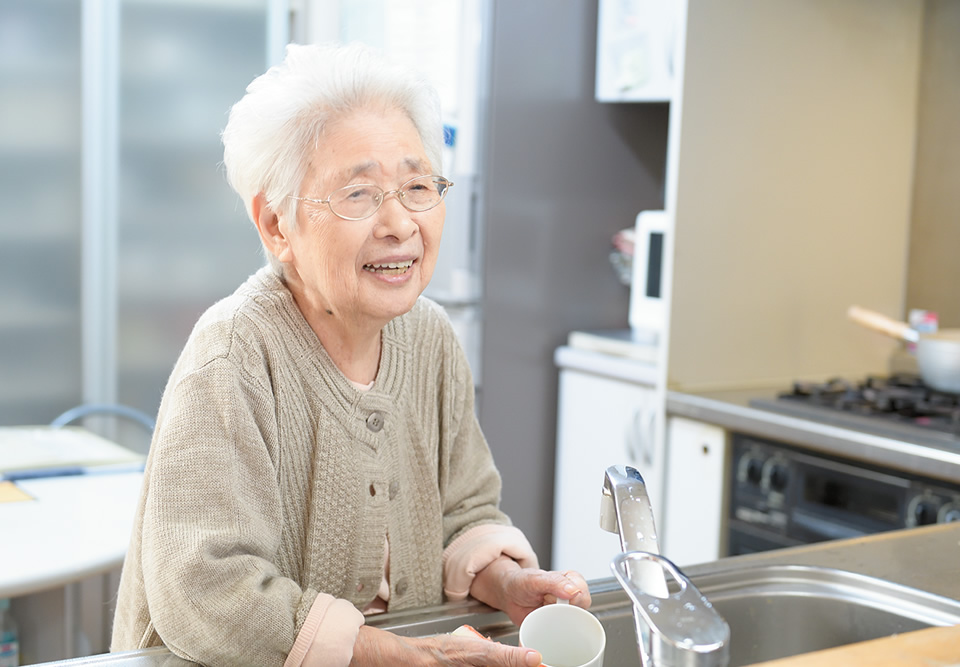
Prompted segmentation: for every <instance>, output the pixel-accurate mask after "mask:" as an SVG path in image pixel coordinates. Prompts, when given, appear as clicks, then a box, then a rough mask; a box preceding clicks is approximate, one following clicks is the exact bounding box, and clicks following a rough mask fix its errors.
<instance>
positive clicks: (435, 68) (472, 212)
mask: <svg viewBox="0 0 960 667" xmlns="http://www.w3.org/2000/svg"><path fill="white" fill-rule="evenodd" d="M491 12H492V3H491V2H490V1H489V0H405V1H404V2H402V3H401V2H391V1H390V0H311V1H309V2H303V4H302V5H300V6H298V7H296V8H295V12H294V22H293V34H292V39H293V41H296V42H302V43H323V42H331V41H335V42H341V43H348V42H362V43H364V44H369V45H370V46H373V47H375V48H377V49H380V50H382V51H383V52H384V53H386V54H387V55H388V56H390V57H391V58H393V59H396V60H398V61H400V62H401V63H408V64H409V65H410V66H411V67H412V68H415V69H416V70H418V71H419V72H422V73H423V74H424V75H426V76H427V77H428V79H429V80H430V81H431V83H432V84H433V85H434V87H436V89H437V92H438V93H439V95H440V103H441V109H442V113H443V122H444V144H445V146H444V153H443V175H444V176H446V177H447V178H449V179H450V180H451V181H453V182H454V187H453V189H452V190H451V191H450V194H449V195H448V197H447V199H446V200H445V202H446V208H447V216H446V221H445V223H444V228H443V237H442V241H441V244H440V254H439V257H438V259H437V266H436V269H435V270H434V274H433V278H432V280H431V281H430V284H429V286H428V287H427V289H426V291H425V292H424V294H425V295H426V296H428V297H430V298H431V299H433V300H434V301H436V302H438V303H439V304H440V305H441V306H443V307H444V309H445V310H446V312H447V314H448V315H449V316H450V319H451V321H452V323H453V326H454V329H455V330H456V332H457V334H458V336H459V338H460V342H461V343H462V344H463V347H464V350H465V352H466V354H467V359H468V360H469V362H470V367H471V369H472V371H473V375H474V383H475V385H476V386H477V388H478V390H479V389H480V387H481V386H482V382H481V350H482V346H481V340H480V336H481V324H482V314H481V303H480V302H481V297H482V275H481V269H482V244H483V229H482V228H483V225H482V224H481V219H482V211H481V210H480V206H481V198H480V192H481V189H482V179H481V173H480V163H481V157H482V145H483V144H482V137H483V132H484V123H483V118H484V114H483V105H484V104H485V96H486V91H487V87H488V83H487V69H488V63H489V53H488V48H489V40H490V35H489V26H490V14H491Z"/></svg>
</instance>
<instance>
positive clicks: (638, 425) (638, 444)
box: [625, 409, 643, 463]
mask: <svg viewBox="0 0 960 667" xmlns="http://www.w3.org/2000/svg"><path fill="white" fill-rule="evenodd" d="M642 422H643V410H642V409H638V410H635V411H634V413H633V419H631V420H630V422H629V423H628V424H627V432H626V438H625V440H626V445H627V460H628V461H630V462H631V463H639V462H640V461H641V457H643V428H642Z"/></svg>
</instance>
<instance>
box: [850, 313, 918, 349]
mask: <svg viewBox="0 0 960 667" xmlns="http://www.w3.org/2000/svg"><path fill="white" fill-rule="evenodd" d="M847 317H849V318H850V319H851V320H853V321H854V322H856V323H857V324H859V325H860V326H864V327H866V328H868V329H873V330H874V331H879V332H880V333H883V334H886V335H888V336H892V337H893V338H899V339H902V340H905V341H907V342H910V343H916V342H917V341H918V340H920V334H919V333H918V332H917V330H916V329H913V328H911V327H910V325H909V324H907V323H906V322H898V321H897V320H894V319H892V318H889V317H887V316H886V315H883V314H882V313H878V312H876V311H873V310H868V309H867V308H862V307H860V306H850V308H849V309H847Z"/></svg>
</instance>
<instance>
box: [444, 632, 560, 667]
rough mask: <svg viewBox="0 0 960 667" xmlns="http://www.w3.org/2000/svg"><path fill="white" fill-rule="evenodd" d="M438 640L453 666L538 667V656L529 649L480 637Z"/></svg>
mask: <svg viewBox="0 0 960 667" xmlns="http://www.w3.org/2000/svg"><path fill="white" fill-rule="evenodd" d="M437 639H439V640H440V642H439V643H440V648H441V652H442V653H443V655H444V657H445V658H447V660H449V661H450V664H455V665H476V666H477V667H481V666H483V667H539V665H540V664H541V662H542V658H541V657H540V654H539V653H538V652H537V651H535V650H533V649H531V648H523V647H518V646H507V645H506V644H500V643H498V642H494V641H490V640H489V639H483V638H480V637H468V636H455V635H447V636H444V637H442V638H440V637H438V638H437Z"/></svg>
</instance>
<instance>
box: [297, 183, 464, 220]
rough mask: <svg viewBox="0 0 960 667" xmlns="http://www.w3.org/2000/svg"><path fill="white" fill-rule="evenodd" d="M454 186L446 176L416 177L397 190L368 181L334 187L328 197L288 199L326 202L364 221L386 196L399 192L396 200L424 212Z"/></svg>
mask: <svg viewBox="0 0 960 667" xmlns="http://www.w3.org/2000/svg"><path fill="white" fill-rule="evenodd" d="M452 187H453V182H452V181H448V180H447V179H446V178H444V177H443V176H417V177H416V178H411V179H410V180H409V181H407V182H406V183H404V184H403V185H401V186H400V187H399V188H397V189H396V190H388V191H386V192H385V191H384V190H383V188H381V187H380V186H378V185H372V184H369V183H367V184H359V185H348V186H346V187H344V188H340V189H339V190H334V191H333V192H332V193H331V194H330V196H329V197H327V198H326V199H312V198H310V197H294V196H293V195H289V198H290V199H295V200H297V201H305V202H310V203H312V204H326V205H327V206H329V207H330V210H331V211H332V212H333V214H334V215H335V216H337V217H338V218H343V219H344V220H364V219H365V218H369V217H370V216H371V215H373V214H374V213H376V212H377V211H379V210H380V206H381V204H383V200H384V199H386V198H387V195H397V199H399V200H400V203H401V204H403V207H404V208H405V209H407V210H408V211H413V212H414V213H421V212H423V211H429V210H430V209H431V208H433V207H435V206H437V205H438V204H439V203H440V202H442V201H443V198H444V197H445V196H446V194H447V190H449V189H450V188H452Z"/></svg>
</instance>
